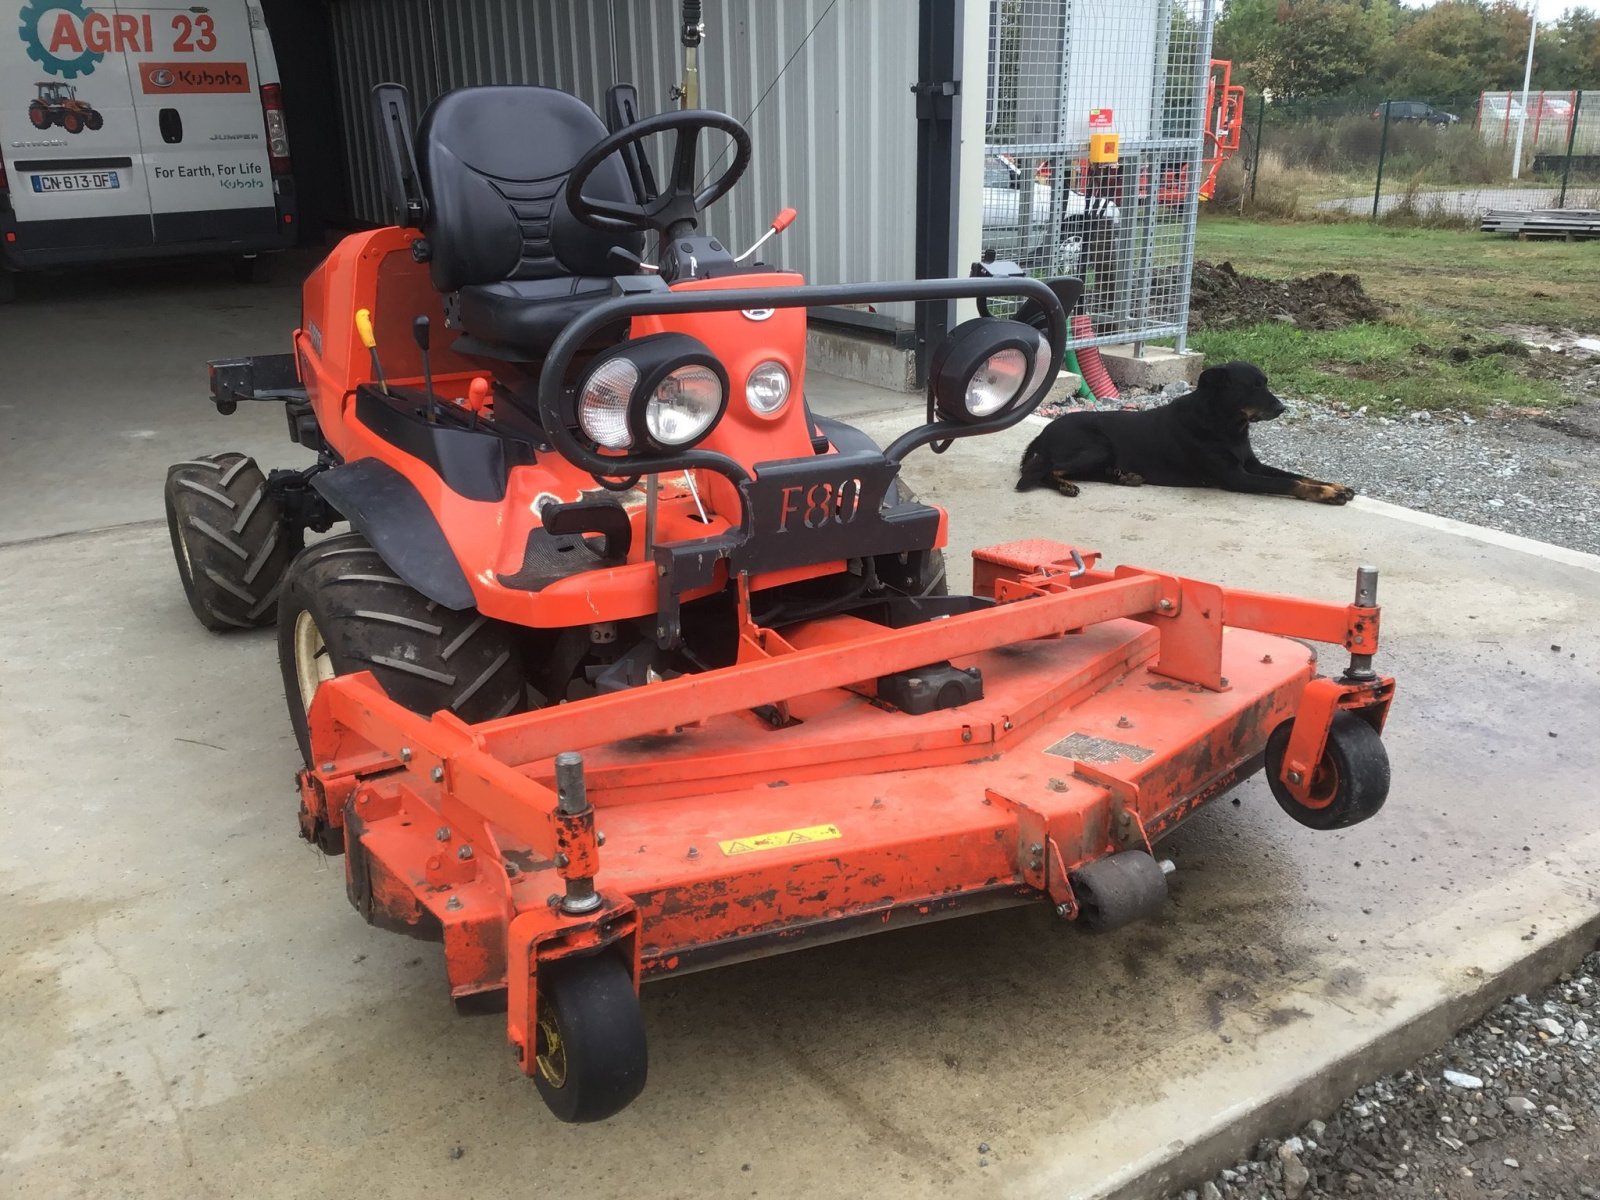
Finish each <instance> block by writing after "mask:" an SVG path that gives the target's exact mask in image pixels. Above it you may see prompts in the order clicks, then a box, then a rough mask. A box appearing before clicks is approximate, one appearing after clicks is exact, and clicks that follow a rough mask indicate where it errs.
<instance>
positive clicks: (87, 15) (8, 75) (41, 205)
mask: <svg viewBox="0 0 1600 1200" xmlns="http://www.w3.org/2000/svg"><path fill="white" fill-rule="evenodd" d="M20 16H21V18H22V20H21V22H20V25H19V23H17V22H11V23H9V24H8V25H7V27H6V28H5V29H0V153H3V154H4V156H5V165H6V173H7V176H8V177H9V182H10V191H11V206H12V209H13V211H14V213H15V216H16V225H17V228H16V229H15V230H14V231H13V232H14V233H15V235H16V241H15V243H13V244H10V245H8V246H7V247H6V251H7V257H10V258H14V259H15V260H17V261H18V262H20V263H25V264H37V265H40V266H45V265H50V264H51V263H55V262H61V261H72V260H78V259H82V258H85V257H93V256H94V255H95V254H97V253H98V252H100V251H102V250H104V251H107V252H110V253H113V254H114V253H115V252H116V251H119V250H127V249H130V248H137V247H141V246H142V247H145V248H148V247H149V246H150V244H151V238H152V230H151V224H150V195H149V189H148V186H147V184H146V177H145V171H144V169H143V166H142V157H143V155H142V152H141V146H140V141H139V126H138V120H137V117H136V114H135V111H134V101H133V93H132V82H131V80H130V79H129V74H128V65H127V59H126V56H125V55H124V54H123V53H122V52H121V49H120V48H121V47H127V46H129V45H132V44H134V43H135V42H137V41H138V39H139V37H140V33H141V31H140V29H139V27H138V24H137V22H133V23H132V24H130V23H129V22H130V21H131V20H132V18H129V20H126V21H123V22H122V23H121V24H119V23H118V18H117V14H116V12H115V10H113V9H111V8H110V6H106V5H103V6H100V7H98V8H86V7H85V6H84V5H83V4H81V3H73V2H70V0H30V3H28V4H25V5H23V6H22V11H21V13H20Z"/></svg>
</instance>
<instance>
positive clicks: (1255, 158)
mask: <svg viewBox="0 0 1600 1200" xmlns="http://www.w3.org/2000/svg"><path fill="white" fill-rule="evenodd" d="M1266 134H1267V94H1266V92H1262V93H1261V95H1260V96H1259V97H1258V98H1257V101H1256V152H1255V153H1254V154H1252V155H1251V156H1250V203H1251V205H1252V206H1254V205H1255V202H1256V180H1257V179H1259V178H1261V139H1262V138H1264V137H1265V136H1266Z"/></svg>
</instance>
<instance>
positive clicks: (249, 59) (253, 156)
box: [117, 0, 278, 248]
mask: <svg viewBox="0 0 1600 1200" xmlns="http://www.w3.org/2000/svg"><path fill="white" fill-rule="evenodd" d="M117 11H118V12H119V13H128V14H130V15H133V16H136V17H137V18H138V20H139V22H140V24H141V26H143V25H144V24H145V22H146V20H147V19H148V21H149V23H150V25H151V26H152V27H153V31H154V34H155V37H154V40H153V43H152V44H151V45H149V46H148V47H142V48H141V49H140V50H138V51H137V52H134V53H130V54H129V56H128V69H129V76H130V84H131V88H132V94H133V103H134V108H135V111H136V113H137V116H138V123H139V133H140V137H141V139H142V141H143V144H144V147H145V178H146V183H147V186H148V188H149V192H150V210H151V215H152V223H153V228H154V234H155V242H156V245H157V246H162V245H169V244H177V243H184V244H186V245H187V246H189V247H190V248H193V246H194V243H196V242H207V241H218V242H238V241H256V242H265V241H267V240H269V239H272V238H273V237H275V236H276V235H277V232H278V228H277V226H278V214H277V210H276V208H275V207H274V204H273V188H272V174H271V166H270V161H269V159H268V155H267V140H266V127H265V121H264V118H263V115H262V108H261V84H262V80H261V79H260V77H259V71H258V69H257V63H256V54H255V44H254V41H253V39H252V36H251V20H252V17H254V18H255V19H257V20H259V19H260V16H259V14H260V10H259V9H256V10H254V11H253V12H252V10H251V8H250V7H249V6H248V5H247V4H246V3H245V0H211V2H210V3H208V4H202V5H196V6H194V7H192V8H189V7H186V8H156V7H151V6H148V5H138V4H135V3H129V2H128V0H123V2H122V3H119V5H118V9H117Z"/></svg>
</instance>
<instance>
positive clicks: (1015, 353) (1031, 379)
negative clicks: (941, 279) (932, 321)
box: [928, 317, 1051, 425]
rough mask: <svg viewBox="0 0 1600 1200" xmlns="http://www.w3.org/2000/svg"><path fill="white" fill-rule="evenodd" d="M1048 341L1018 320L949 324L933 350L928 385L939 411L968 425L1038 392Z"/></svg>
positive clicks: (997, 414) (1001, 413)
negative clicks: (952, 327)
mask: <svg viewBox="0 0 1600 1200" xmlns="http://www.w3.org/2000/svg"><path fill="white" fill-rule="evenodd" d="M1050 358H1051V348H1050V343H1049V340H1048V339H1046V338H1045V337H1044V336H1043V335H1042V334H1040V333H1039V331H1038V330H1037V329H1034V328H1033V327H1032V326H1031V325H1024V324H1023V323H1022V322H1020V321H1008V320H1001V319H998V318H994V317H979V318H977V319H976V320H972V321H964V322H963V323H962V324H960V325H958V326H956V327H955V328H954V329H952V330H951V331H950V333H949V335H948V336H947V337H946V338H945V340H944V341H943V342H941V343H940V345H939V348H938V350H936V351H935V352H934V356H933V362H932V364H931V370H930V371H929V375H928V380H929V386H930V387H931V388H932V389H933V399H934V403H935V405H936V406H937V408H938V410H939V414H940V416H942V417H943V418H944V419H945V420H947V421H957V422H960V423H961V424H964V425H971V424H974V423H976V422H978V421H986V420H989V419H991V418H994V417H1000V416H1005V415H1006V414H1008V413H1009V412H1010V411H1011V410H1012V409H1014V408H1015V407H1016V406H1017V405H1019V404H1021V403H1023V402H1024V401H1026V400H1029V399H1031V398H1032V397H1033V396H1034V395H1035V393H1037V392H1039V391H1040V389H1041V386H1042V385H1043V383H1044V382H1045V376H1046V375H1047V374H1048V373H1049V369H1050Z"/></svg>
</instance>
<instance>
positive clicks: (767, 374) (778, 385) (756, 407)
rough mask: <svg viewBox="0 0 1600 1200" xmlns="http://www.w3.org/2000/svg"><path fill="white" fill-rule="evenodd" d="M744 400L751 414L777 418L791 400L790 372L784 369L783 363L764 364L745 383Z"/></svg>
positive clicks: (752, 372)
mask: <svg viewBox="0 0 1600 1200" xmlns="http://www.w3.org/2000/svg"><path fill="white" fill-rule="evenodd" d="M744 399H745V403H746V404H748V405H749V406H750V411H751V412H754V413H757V414H759V415H761V416H763V417H771V416H776V415H777V413H778V411H779V410H780V409H781V408H783V405H784V402H785V401H786V400H788V399H789V372H788V371H786V370H784V369H783V364H782V363H776V362H764V363H762V364H761V365H760V366H758V367H757V368H756V369H755V370H754V371H751V372H750V378H749V379H748V380H746V381H745V385H744Z"/></svg>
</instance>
